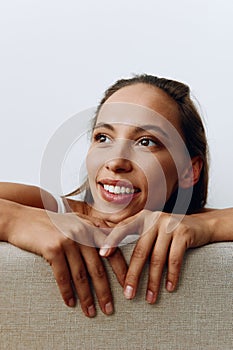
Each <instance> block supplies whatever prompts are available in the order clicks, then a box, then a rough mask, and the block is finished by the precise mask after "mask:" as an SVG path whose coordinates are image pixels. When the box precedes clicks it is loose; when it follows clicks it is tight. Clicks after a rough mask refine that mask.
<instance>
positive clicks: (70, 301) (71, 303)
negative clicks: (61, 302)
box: [68, 298, 75, 307]
mask: <svg viewBox="0 0 233 350" xmlns="http://www.w3.org/2000/svg"><path fill="white" fill-rule="evenodd" d="M68 305H69V306H70V307H73V306H74V305H75V300H74V298H70V300H69V301H68Z"/></svg>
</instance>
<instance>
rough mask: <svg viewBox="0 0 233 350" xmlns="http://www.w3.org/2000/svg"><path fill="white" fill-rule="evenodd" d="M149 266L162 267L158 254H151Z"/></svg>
mask: <svg viewBox="0 0 233 350" xmlns="http://www.w3.org/2000/svg"><path fill="white" fill-rule="evenodd" d="M150 264H151V265H152V266H153V267H160V266H161V265H163V260H162V258H161V256H160V255H159V254H152V256H151V261H150Z"/></svg>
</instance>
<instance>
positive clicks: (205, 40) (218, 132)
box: [0, 0, 233, 207]
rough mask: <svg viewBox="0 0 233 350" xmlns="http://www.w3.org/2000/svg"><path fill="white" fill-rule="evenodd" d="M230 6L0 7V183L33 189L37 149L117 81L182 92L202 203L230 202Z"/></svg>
mask: <svg viewBox="0 0 233 350" xmlns="http://www.w3.org/2000/svg"><path fill="white" fill-rule="evenodd" d="M232 17H233V2H232V1H231V0H204V1H203V0H190V1H187V0H177V1H172V0H170V1H168V0H163V1H161V0H160V1H158V0H149V1H147V0H145V1H139V0H128V1H125V0H117V1H116V0H115V1H109V0H98V1H95V0H93V1H91V0H85V1H77V0H67V1H65V0H21V1H18V0H7V1H4V0H0V118H1V128H0V152H1V173H0V181H15V182H24V183H31V184H39V176H40V164H41V158H42V155H43V152H44V149H45V147H46V145H47V142H48V141H49V139H50V137H51V136H52V135H53V133H54V132H55V130H56V129H57V128H58V127H59V125H61V124H62V123H63V122H64V121H65V120H67V119H68V118H69V117H70V116H72V115H73V114H75V113H77V112H79V111H81V110H83V109H87V108H89V107H92V106H95V105H96V104H97V102H98V101H99V100H100V98H101V97H102V94H103V92H104V90H105V89H106V88H107V87H108V86H109V85H110V84H111V83H113V82H114V81H115V80H116V79H118V78H121V77H128V76H130V75H131V74H132V73H150V74H154V75H158V76H165V77H170V78H173V79H177V80H180V81H183V82H186V83H188V85H190V87H191V89H192V92H193V94H194V95H195V97H196V98H197V99H198V100H199V103H200V105H201V106H202V110H203V115H204V118H205V124H206V127H207V135H208V139H209V144H210V151H211V176H210V179H211V182H210V195H209V205H211V206H215V207H225V206H232V204H233V190H232V185H231V183H232V178H233V160H232V154H231V153H232V151H231V149H232V130H233V117H232V110H231V102H232V78H233V68H232V62H233V45H232V33H233V22H232V20H231V19H232Z"/></svg>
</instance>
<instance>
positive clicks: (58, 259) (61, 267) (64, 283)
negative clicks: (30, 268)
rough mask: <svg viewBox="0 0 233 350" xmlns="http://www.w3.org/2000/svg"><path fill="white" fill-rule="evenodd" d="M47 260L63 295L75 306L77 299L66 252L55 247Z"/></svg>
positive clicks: (68, 304) (66, 301) (65, 299)
mask: <svg viewBox="0 0 233 350" xmlns="http://www.w3.org/2000/svg"><path fill="white" fill-rule="evenodd" d="M48 256H49V257H48V258H46V260H47V261H48V262H49V263H50V265H51V267H52V270H53V274H54V277H55V280H56V282H57V285H58V287H59V290H60V293H61V296H62V298H63V300H64V302H65V303H66V305H67V306H71V307H72V306H75V303H76V300H75V295H74V291H73V287H72V283H71V275H70V271H69V267H68V264H67V260H66V258H65V254H64V252H63V251H62V250H61V249H59V250H58V249H56V248H53V251H52V252H50V253H49V254H48Z"/></svg>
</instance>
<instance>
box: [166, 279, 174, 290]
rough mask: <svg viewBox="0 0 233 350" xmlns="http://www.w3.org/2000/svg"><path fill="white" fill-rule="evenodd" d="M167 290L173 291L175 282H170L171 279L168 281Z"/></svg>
mask: <svg viewBox="0 0 233 350" xmlns="http://www.w3.org/2000/svg"><path fill="white" fill-rule="evenodd" d="M167 290H168V291H169V292H172V291H173V284H172V282H170V281H168V282H167Z"/></svg>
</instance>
